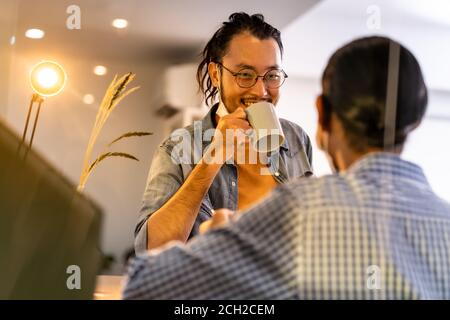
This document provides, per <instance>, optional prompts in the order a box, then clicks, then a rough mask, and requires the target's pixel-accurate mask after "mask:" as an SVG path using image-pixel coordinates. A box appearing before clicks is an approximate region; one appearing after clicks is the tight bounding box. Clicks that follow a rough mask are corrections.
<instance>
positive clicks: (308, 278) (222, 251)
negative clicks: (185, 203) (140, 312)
mask: <svg viewBox="0 0 450 320" xmlns="http://www.w3.org/2000/svg"><path fill="white" fill-rule="evenodd" d="M167 247H168V248H164V250H153V251H149V252H148V253H146V254H144V255H139V256H138V257H137V258H136V259H135V260H134V261H133V262H132V263H131V266H130V268H129V271H128V278H127V281H126V286H125V288H124V291H123V298H124V299H450V204H449V203H447V202H445V201H444V200H442V199H440V198H439V197H437V196H436V195H435V194H434V193H433V191H432V190H431V188H430V186H429V184H428V182H427V180H426V178H425V176H424V174H423V172H422V170H421V169H420V168H419V167H418V166H416V165H414V164H412V163H410V162H407V161H404V160H402V159H401V158H400V157H398V156H396V155H394V154H389V153H374V154H371V155H368V156H366V157H364V158H363V159H361V160H360V161H358V162H357V163H355V164H353V165H352V166H351V167H350V168H349V169H348V170H346V171H345V172H343V173H340V174H334V175H328V176H324V177H321V178H308V179H298V180H297V181H294V182H292V183H289V184H286V185H280V186H279V187H277V188H276V189H275V190H274V191H273V192H272V194H271V196H270V197H268V198H266V199H265V200H263V201H262V202H260V203H259V204H257V205H255V206H254V207H252V208H251V209H249V210H248V211H247V212H244V213H242V215H241V216H240V218H239V219H238V220H237V221H236V222H234V223H232V224H230V225H229V226H228V227H225V228H220V229H216V230H212V231H209V232H207V233H206V234H204V235H201V236H197V237H195V238H194V239H192V240H191V241H189V242H188V244H186V245H182V244H180V243H172V244H170V245H168V246H167Z"/></svg>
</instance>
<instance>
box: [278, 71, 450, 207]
mask: <svg viewBox="0 0 450 320" xmlns="http://www.w3.org/2000/svg"><path fill="white" fill-rule="evenodd" d="M319 92H320V86H319V80H318V79H317V80H316V79H312V78H311V79H308V78H299V77H289V78H288V79H287V80H286V83H285V84H284V85H283V87H282V97H281V99H280V102H279V104H278V106H277V111H278V115H279V116H280V117H282V118H286V119H288V120H291V121H293V122H295V123H297V124H299V125H300V126H301V127H302V128H303V129H304V130H305V131H306V132H307V133H308V135H309V137H310V138H311V140H312V141H313V142H314V144H313V166H314V171H315V174H316V176H321V175H323V174H327V173H330V172H331V170H330V168H329V166H328V162H327V160H326V157H325V156H324V154H323V152H321V151H320V150H318V149H317V146H316V144H315V133H316V128H317V115H316V111H315V98H316V96H317V94H318V93H319ZM449 106H450V92H446V91H436V90H435V91H433V90H430V91H429V104H428V109H427V113H426V115H425V119H424V120H423V122H422V124H421V125H420V126H419V127H418V128H417V129H416V130H415V131H414V132H412V133H411V135H410V137H409V139H408V140H407V143H406V146H405V150H404V152H403V155H402V156H403V158H404V159H407V160H410V161H412V162H415V163H417V164H418V165H420V166H421V167H422V168H423V170H424V172H425V175H426V176H427V178H428V180H429V182H430V184H431V187H432V188H433V189H434V191H435V192H436V193H437V194H438V195H440V196H441V197H443V198H445V199H446V200H447V201H450V169H449V164H450V149H449V147H448V145H449V143H448V140H447V139H448V137H450V108H449Z"/></svg>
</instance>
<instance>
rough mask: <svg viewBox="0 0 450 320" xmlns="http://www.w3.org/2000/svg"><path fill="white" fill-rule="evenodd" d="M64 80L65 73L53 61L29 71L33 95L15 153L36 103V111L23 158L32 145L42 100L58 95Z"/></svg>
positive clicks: (26, 130)
mask: <svg viewBox="0 0 450 320" xmlns="http://www.w3.org/2000/svg"><path fill="white" fill-rule="evenodd" d="M66 80H67V76H66V72H65V71H64V69H63V68H62V67H61V65H59V64H58V63H56V62H54V61H41V62H39V63H38V64H37V65H35V66H34V67H33V69H32V70H31V73H30V84H31V88H32V89H33V91H34V93H33V95H32V96H31V100H30V105H29V107H28V114H27V119H26V121H25V128H24V130H23V134H22V141H21V143H20V145H19V148H18V150H17V152H20V149H21V147H22V145H23V144H25V140H26V136H27V132H28V126H29V123H30V117H31V113H32V111H33V108H34V105H35V103H37V111H36V116H35V118H34V122H33V128H32V131H31V138H30V142H29V144H28V147H27V148H26V151H25V157H26V155H27V153H28V150H29V149H31V146H32V145H33V139H34V133H35V131H36V125H37V122H38V119H39V113H40V111H41V106H42V103H43V102H44V98H45V97H51V96H55V95H57V94H58V93H60V92H61V91H62V89H63V88H64V85H65V84H66Z"/></svg>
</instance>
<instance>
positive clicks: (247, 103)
mask: <svg viewBox="0 0 450 320" xmlns="http://www.w3.org/2000/svg"><path fill="white" fill-rule="evenodd" d="M256 102H257V101H243V104H244V105H245V106H246V107H248V106H251V105H252V104H254V103H256Z"/></svg>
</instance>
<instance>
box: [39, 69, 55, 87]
mask: <svg viewBox="0 0 450 320" xmlns="http://www.w3.org/2000/svg"><path fill="white" fill-rule="evenodd" d="M36 77H37V81H38V83H39V85H41V86H42V87H44V88H51V87H53V86H54V85H55V84H56V82H58V74H57V73H56V71H55V70H53V69H51V68H44V69H42V70H39V72H38V74H37V75H36Z"/></svg>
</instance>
